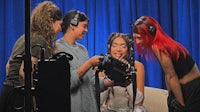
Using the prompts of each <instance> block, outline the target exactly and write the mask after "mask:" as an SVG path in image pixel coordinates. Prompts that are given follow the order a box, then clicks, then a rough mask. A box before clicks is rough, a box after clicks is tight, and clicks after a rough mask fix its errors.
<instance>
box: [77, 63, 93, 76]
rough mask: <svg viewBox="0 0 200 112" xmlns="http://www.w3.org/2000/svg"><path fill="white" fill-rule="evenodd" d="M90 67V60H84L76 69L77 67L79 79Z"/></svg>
mask: <svg viewBox="0 0 200 112" xmlns="http://www.w3.org/2000/svg"><path fill="white" fill-rule="evenodd" d="M91 67H92V63H91V62H90V60H88V61H86V62H85V63H84V64H83V65H81V66H80V67H79V68H78V69H77V74H78V77H79V79H82V78H83V76H84V75H85V73H86V72H87V71H88V70H89V69H90V68H91Z"/></svg>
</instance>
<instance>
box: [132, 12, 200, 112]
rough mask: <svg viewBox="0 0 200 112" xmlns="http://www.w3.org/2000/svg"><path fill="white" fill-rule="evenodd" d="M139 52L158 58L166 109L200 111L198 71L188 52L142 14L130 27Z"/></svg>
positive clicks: (157, 24) (154, 21)
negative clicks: (165, 86) (162, 77)
mask: <svg viewBox="0 0 200 112" xmlns="http://www.w3.org/2000/svg"><path fill="white" fill-rule="evenodd" d="M133 36H134V39H135V42H136V48H137V52H138V54H139V55H142V56H145V57H146V59H148V53H150V57H151V58H152V59H153V56H154V55H153V54H155V56H156V57H157V58H158V61H159V63H160V64H161V66H162V69H163V70H164V72H165V77H166V85H167V89H168V91H169V96H168V101H167V102H168V107H169V112H200V108H199V107H200V88H199V87H200V73H199V69H198V66H197V65H196V63H195V61H194V60H193V59H192V57H191V56H190V54H189V52H188V51H187V50H186V49H185V48H184V46H182V45H181V44H180V43H178V42H176V41H175V40H173V39H172V38H171V37H170V36H168V35H167V34H166V33H165V32H164V31H163V30H162V28H161V26H160V25H159V23H158V22H157V21H156V20H155V19H154V18H152V17H149V16H142V17H140V18H139V19H138V20H137V21H136V22H135V23H134V27H133Z"/></svg>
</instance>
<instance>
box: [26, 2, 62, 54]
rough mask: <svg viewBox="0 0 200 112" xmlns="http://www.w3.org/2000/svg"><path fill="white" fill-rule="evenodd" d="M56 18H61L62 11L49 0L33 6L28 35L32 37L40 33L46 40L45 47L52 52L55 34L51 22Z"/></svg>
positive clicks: (54, 47)
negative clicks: (29, 33)
mask: <svg viewBox="0 0 200 112" xmlns="http://www.w3.org/2000/svg"><path fill="white" fill-rule="evenodd" d="M57 20H62V12H61V10H60V9H59V8H58V7H57V6H56V5H55V4H54V3H53V2H51V1H44V2H42V3H40V4H39V5H38V6H36V7H35V9H34V10H33V12H32V16H31V35H30V37H31V38H33V37H35V36H36V35H42V36H43V37H44V38H45V40H46V42H47V48H48V49H49V50H50V52H51V53H52V54H53V53H54V51H55V49H56V46H55V40H56V36H57V35H56V32H55V31H54V29H53V25H52V23H54V22H55V21H57Z"/></svg>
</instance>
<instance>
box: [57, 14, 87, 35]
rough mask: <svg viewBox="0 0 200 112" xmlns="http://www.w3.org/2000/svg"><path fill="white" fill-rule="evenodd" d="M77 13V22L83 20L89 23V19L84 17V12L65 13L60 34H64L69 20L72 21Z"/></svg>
mask: <svg viewBox="0 0 200 112" xmlns="http://www.w3.org/2000/svg"><path fill="white" fill-rule="evenodd" d="M78 12H79V16H78V18H77V21H78V22H82V21H85V20H88V21H89V18H88V17H87V16H86V14H85V13H84V12H80V11H78V10H70V11H69V12H67V13H66V14H65V16H64V18H63V23H62V25H61V26H62V32H63V33H65V32H66V30H67V29H68V27H69V25H70V24H71V23H70V22H71V20H72V19H74V17H75V15H76V14H77V13H78Z"/></svg>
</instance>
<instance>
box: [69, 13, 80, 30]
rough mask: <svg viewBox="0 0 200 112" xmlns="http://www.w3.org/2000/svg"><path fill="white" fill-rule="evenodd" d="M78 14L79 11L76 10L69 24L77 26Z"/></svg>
mask: <svg viewBox="0 0 200 112" xmlns="http://www.w3.org/2000/svg"><path fill="white" fill-rule="evenodd" d="M79 14H80V12H79V11H77V13H76V14H75V16H74V18H73V19H71V21H70V24H72V25H73V26H78V18H79Z"/></svg>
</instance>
